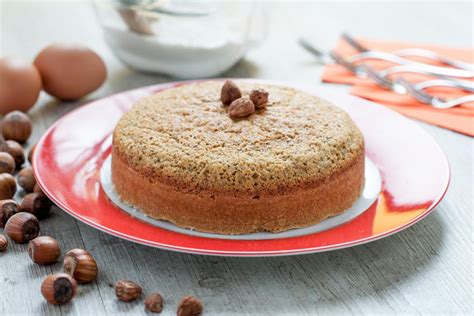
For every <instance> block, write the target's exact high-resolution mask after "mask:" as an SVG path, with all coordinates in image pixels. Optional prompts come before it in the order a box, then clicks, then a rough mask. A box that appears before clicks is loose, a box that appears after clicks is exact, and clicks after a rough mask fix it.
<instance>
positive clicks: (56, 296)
mask: <svg viewBox="0 0 474 316" xmlns="http://www.w3.org/2000/svg"><path fill="white" fill-rule="evenodd" d="M76 291H77V283H76V280H74V279H73V278H71V277H70V276H69V275H68V274H66V273H56V274H51V275H48V276H47V277H46V279H44V281H43V283H42V284H41V294H42V295H43V297H44V298H45V299H46V301H48V303H51V304H54V305H61V304H65V303H68V302H69V301H71V300H72V299H73V297H74V296H75V295H76Z"/></svg>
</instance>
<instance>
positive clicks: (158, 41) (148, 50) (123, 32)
mask: <svg viewBox="0 0 474 316" xmlns="http://www.w3.org/2000/svg"><path fill="white" fill-rule="evenodd" d="M103 27H104V32H105V40H106V42H107V44H108V45H109V46H110V47H111V48H112V50H113V52H114V53H115V54H116V55H117V56H118V57H119V58H120V59H121V60H122V61H123V62H124V63H126V64H128V65H130V66H131V67H132V68H135V69H138V70H142V71H146V72H158V73H164V74H169V75H172V76H175V77H180V78H202V77H210V76H215V75H218V74H220V73H222V72H224V71H226V70H227V69H229V68H230V67H232V66H233V65H234V64H235V63H236V62H238V61H239V60H240V59H241V58H242V57H243V56H244V54H245V52H246V51H247V49H248V47H249V39H248V34H249V28H250V24H248V25H246V24H245V23H242V20H240V21H239V23H229V19H227V20H226V19H224V18H223V17H220V16H213V17H206V18H202V20H201V21H200V20H199V19H198V18H193V19H179V18H166V17H164V18H159V20H158V21H156V22H154V23H153V24H152V25H151V27H152V33H153V34H151V35H143V34H139V33H137V32H133V31H131V30H130V29H129V28H127V26H126V25H125V24H124V23H122V24H121V25H116V24H115V25H112V24H111V25H108V24H104V25H103Z"/></svg>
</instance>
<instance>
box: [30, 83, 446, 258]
mask: <svg viewBox="0 0 474 316" xmlns="http://www.w3.org/2000/svg"><path fill="white" fill-rule="evenodd" d="M227 79H232V80H240V81H250V82H265V83H270V84H280V85H287V86H292V87H300V89H301V88H303V90H305V91H307V90H306V89H311V86H310V85H309V84H307V83H306V84H305V83H291V82H285V81H278V80H266V79H258V78H255V79H253V78H212V79H198V80H181V81H172V82H166V83H160V84H153V85H148V86H144V87H138V88H134V89H130V90H125V91H121V92H118V93H114V94H111V95H108V96H105V97H102V98H99V99H96V100H93V101H90V102H87V103H85V104H83V105H81V106H78V107H77V108H75V109H73V110H71V111H70V112H68V113H66V114H64V115H63V116H61V117H60V118H58V119H57V120H56V121H55V122H54V123H53V124H52V125H51V126H50V127H49V128H48V129H46V131H45V132H44V134H43V135H42V136H41V138H40V139H39V140H38V142H37V143H36V149H35V151H34V152H33V157H32V166H34V164H35V163H34V162H35V161H36V160H37V159H38V155H39V152H40V150H37V149H38V148H40V149H41V148H42V146H43V143H44V141H45V140H46V138H47V137H48V135H49V134H50V133H51V132H52V131H53V130H54V129H55V128H56V127H57V126H58V125H59V124H60V123H61V122H62V121H63V120H64V119H66V118H68V117H69V116H72V115H74V114H75V113H76V111H80V110H82V109H83V108H84V107H88V106H93V105H94V103H96V102H101V101H103V100H104V99H109V98H113V97H115V96H118V95H120V94H128V93H132V92H134V91H139V90H146V91H148V90H155V89H159V90H163V89H167V88H170V87H174V86H177V85H182V84H189V83H193V82H201V81H214V80H215V81H222V80H227ZM321 87H324V86H322V85H319V86H317V88H321ZM344 94H345V97H348V98H352V99H354V100H362V101H364V102H367V103H372V104H374V105H376V106H378V107H379V110H381V111H386V112H388V113H390V115H395V116H398V117H399V119H403V120H405V121H406V122H407V123H408V124H410V125H411V126H412V127H414V128H415V129H417V130H418V132H420V133H423V134H424V135H425V136H427V137H428V138H429V139H430V140H431V141H432V143H433V144H434V145H435V146H436V149H437V150H438V151H439V153H440V154H441V157H442V158H443V159H442V160H443V162H444V165H445V169H444V170H445V171H446V176H447V181H446V184H445V187H444V189H443V192H442V194H440V195H439V197H438V199H436V200H435V201H433V202H432V203H431V204H430V206H429V207H427V208H426V210H424V211H423V212H422V213H420V214H419V215H418V216H416V217H414V218H413V219H411V220H410V221H409V222H407V223H405V224H403V225H401V226H398V227H395V228H392V229H391V230H388V231H385V232H383V233H379V234H377V235H372V236H367V237H364V238H360V239H357V240H351V241H347V242H342V243H338V244H332V245H325V246H316V247H309V248H298V249H286V250H268V251H262V250H259V251H253V252H249V251H233V250H226V251H223V250H213V249H206V250H203V249H197V248H192V247H181V246H175V245H169V244H163V243H159V242H150V241H148V240H144V239H142V238H139V237H135V236H131V235H128V234H124V233H122V232H120V231H116V230H114V229H111V228H107V227H103V226H101V225H100V224H98V223H95V222H94V221H92V220H89V219H88V218H87V217H81V216H80V215H78V214H76V212H75V211H74V210H72V209H69V208H68V207H67V206H66V205H64V203H63V202H62V201H60V200H59V199H58V198H56V197H55V195H53V194H52V193H51V192H50V191H49V190H48V189H47V188H46V187H45V185H44V184H43V182H42V178H41V176H39V173H38V171H37V169H36V168H34V167H33V171H34V176H35V178H36V179H37V182H38V185H39V186H40V188H41V190H43V192H44V193H45V194H46V195H47V196H48V197H49V198H50V199H51V200H52V201H53V202H54V203H55V204H56V205H57V206H58V207H59V208H60V209H61V210H63V211H65V212H66V213H68V214H69V215H71V216H72V217H74V218H75V219H77V220H79V221H81V222H83V223H85V224H87V225H89V226H92V227H94V228H95V229H98V230H99V231H101V232H105V233H107V234H110V235H112V236H115V237H119V238H121V239H124V240H127V241H132V242H135V243H138V244H142V245H145V246H151V247H154V248H159V249H164V250H172V251H178V252H182V253H188V254H199V255H209V256H225V257H276V256H290V255H300V254H301V255H302V254H311V253H319V252H326V251H332V250H339V249H345V248H349V247H354V246H359V245H364V244H367V243H369V242H372V241H376V240H380V239H382V238H385V237H388V236H391V235H393V234H395V233H398V232H400V231H402V230H404V229H406V228H408V227H410V226H412V225H414V224H415V223H417V222H419V221H420V220H422V219H423V218H425V217H426V216H428V215H429V214H430V213H431V212H433V210H434V209H435V208H436V206H437V205H438V204H439V203H440V202H441V200H442V199H443V198H444V197H445V196H446V194H447V191H448V189H449V186H450V184H451V167H450V164H449V160H448V158H447V156H446V154H445V153H444V151H443V150H442V148H441V146H440V145H439V144H438V142H437V141H436V140H435V139H434V137H433V136H431V135H430V134H429V133H428V132H427V131H426V130H425V129H423V128H422V127H421V126H420V125H418V124H416V123H415V121H413V120H410V119H408V118H407V117H405V116H403V115H402V114H400V113H398V112H396V111H395V110H393V109H390V108H387V107H384V106H380V105H378V104H376V102H373V101H370V100H366V99H363V98H359V97H356V96H353V95H350V94H348V93H344ZM101 190H103V189H102V188H101ZM377 201H378V199H377V200H376V201H375V202H374V203H377Z"/></svg>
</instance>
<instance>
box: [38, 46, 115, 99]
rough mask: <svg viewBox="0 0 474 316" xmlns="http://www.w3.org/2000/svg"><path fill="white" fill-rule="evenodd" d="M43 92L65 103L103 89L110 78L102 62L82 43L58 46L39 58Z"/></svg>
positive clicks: (49, 47) (41, 54) (39, 55)
mask: <svg viewBox="0 0 474 316" xmlns="http://www.w3.org/2000/svg"><path fill="white" fill-rule="evenodd" d="M34 64H35V66H36V67H37V68H38V70H39V72H40V74H41V78H42V80H43V89H44V90H45V91H46V92H48V93H49V94H51V95H52V96H55V97H57V98H59V99H61V100H77V99H80V98H82V97H83V96H85V95H86V94H89V93H91V92H92V91H94V90H96V89H97V88H99V87H100V86H101V85H102V83H103V82H104V80H105V78H106V76H107V70H106V68H105V64H104V62H103V61H102V59H101V58H100V57H99V55H97V54H96V53H95V52H93V51H92V50H90V49H89V48H87V47H85V46H83V45H81V44H72V43H55V44H52V45H49V46H48V47H46V48H44V49H43V50H42V51H41V52H40V53H39V54H38V56H36V59H35V62H34Z"/></svg>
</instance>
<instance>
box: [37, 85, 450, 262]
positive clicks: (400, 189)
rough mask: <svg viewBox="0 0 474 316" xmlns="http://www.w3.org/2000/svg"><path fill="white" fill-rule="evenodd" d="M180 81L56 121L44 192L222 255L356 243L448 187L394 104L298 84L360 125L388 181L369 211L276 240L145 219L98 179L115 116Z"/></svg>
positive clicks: (159, 239) (413, 213)
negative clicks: (210, 234) (117, 201)
mask: <svg viewBox="0 0 474 316" xmlns="http://www.w3.org/2000/svg"><path fill="white" fill-rule="evenodd" d="M259 82H262V81H259ZM270 83H271V82H270ZM181 84H183V82H179V83H170V84H162V85H156V86H151V87H145V88H140V89H136V90H131V91H127V92H123V93H120V94H116V95H113V96H110V97H107V98H104V99H101V100H97V101H94V102H92V103H89V104H88V105H85V106H82V107H80V108H78V109H76V110H74V111H72V112H71V113H69V114H67V115H65V116H64V117H63V118H61V119H60V120H58V121H57V122H56V123H55V124H54V125H53V126H52V127H51V128H49V130H48V131H47V132H46V133H45V134H44V136H43V137H42V138H41V140H40V141H39V142H38V145H37V149H36V151H35V155H34V165H35V176H36V179H37V180H38V183H39V185H40V186H41V188H42V189H43V190H44V192H45V193H46V194H47V195H48V196H49V197H50V198H51V200H53V201H54V202H55V203H56V204H57V205H58V206H59V207H60V208H62V209H63V210H65V211H66V212H67V213H69V214H71V215H72V216H74V217H75V218H77V219H79V220H81V221H83V222H84V223H86V224H88V225H90V226H92V227H95V228H98V229H100V230H102V231H104V232H106V233H109V234H112V235H115V236H118V237H121V238H124V239H127V240H130V241H134V242H138V243H141V244H145V245H149V246H154V247H159V248H163V249H169V250H176V251H182V252H190V253H198V254H212V255H222V256H275V255H290V254H301V253H311V252H319V251H327V250H334V249H340V248H345V247H350V246H354V245H359V244H362V243H366V242H369V241H372V240H376V239H379V238H382V237H385V236H388V235H391V234H393V233H395V232H398V231H401V230H402V229H404V228H406V227H408V226H410V225H412V224H414V223H416V222H417V221H419V220H421V219H422V218H423V217H425V216H426V215H427V214H429V213H430V212H431V211H432V210H433V208H434V207H435V206H436V205H437V204H438V203H439V202H440V200H441V199H442V198H443V196H444V194H445V193H446V190H447V188H448V184H449V177H450V176H449V166H448V162H447V159H446V157H445V155H444V154H443V152H442V151H441V149H440V147H439V146H438V145H437V144H436V142H435V141H434V140H433V139H432V138H431V137H430V136H429V135H428V134H427V133H426V132H424V131H423V130H422V129H421V128H420V127H418V126H417V125H416V124H414V123H413V122H411V121H409V120H408V119H406V118H404V117H403V116H401V115H399V114H398V113H396V112H393V111H392V110H389V109H387V108H384V107H382V106H378V105H376V104H374V103H371V102H368V101H365V100H362V99H359V98H356V97H352V96H349V95H345V94H341V93H340V92H337V91H335V90H334V88H331V87H326V86H324V87H310V88H308V87H302V86H299V88H301V89H304V90H307V91H309V92H311V93H314V94H315V95H318V96H321V97H323V98H325V99H327V100H330V101H332V102H333V103H335V104H337V105H338V106H340V107H341V108H343V109H344V110H346V111H347V112H348V113H349V114H350V115H351V117H352V118H353V119H354V120H355V122H356V123H357V125H358V126H359V128H360V129H361V130H362V133H363V134H364V137H365V142H366V155H367V156H368V157H369V158H370V159H371V160H372V161H373V162H374V163H375V165H376V166H377V167H378V168H379V171H380V173H381V176H382V179H383V187H382V192H381V193H380V195H379V197H378V200H377V201H376V202H375V203H374V204H373V205H372V206H371V207H370V208H369V209H368V210H367V211H365V212H364V213H363V214H362V215H360V216H359V217H357V218H355V219H354V220H352V221H350V222H348V223H346V224H344V225H342V226H339V227H336V228H333V229H331V230H327V231H323V232H320V233H315V234H311V235H305V236H299V237H292V238H283V239H272V240H225V239H216V238H204V237H198V236H191V235H186V234H181V233H176V232H171V231H168V230H164V229H162V228H158V227H155V226H152V225H150V224H147V223H144V222H142V221H140V220H138V219H135V218H133V217H131V216H130V215H128V214H127V213H125V212H123V211H122V210H120V209H119V208H117V207H116V206H114V205H113V204H112V203H111V202H109V201H108V200H107V198H106V196H105V193H104V191H103V190H102V188H101V185H100V168H101V166H102V164H103V162H104V160H105V159H106V158H107V156H108V155H109V154H110V149H111V133H112V130H113V129H114V127H115V124H116V122H117V121H118V120H119V118H120V117H121V116H122V114H123V113H125V112H126V111H128V110H129V109H130V108H131V107H132V105H133V103H134V101H135V100H137V99H138V98H140V97H143V96H146V95H150V94H153V93H156V92H159V91H161V90H163V89H167V88H169V87H173V86H177V85H181Z"/></svg>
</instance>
